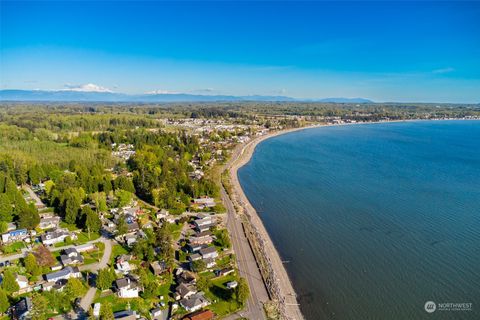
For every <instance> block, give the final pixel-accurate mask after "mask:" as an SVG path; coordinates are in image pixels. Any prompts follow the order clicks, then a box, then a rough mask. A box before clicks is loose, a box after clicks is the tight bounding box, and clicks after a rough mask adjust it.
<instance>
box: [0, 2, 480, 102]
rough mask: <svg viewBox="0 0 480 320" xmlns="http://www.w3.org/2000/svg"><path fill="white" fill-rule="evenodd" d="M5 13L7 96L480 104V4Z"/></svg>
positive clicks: (59, 8)
mask: <svg viewBox="0 0 480 320" xmlns="http://www.w3.org/2000/svg"><path fill="white" fill-rule="evenodd" d="M0 3H1V10H0V15H1V19H0V27H1V30H0V34H1V38H0V40H1V42H0V59H1V60H0V86H1V88H2V89H6V88H17V89H18V88H19V89H65V88H67V87H68V88H84V89H90V90H97V89H99V88H100V87H102V88H106V89H105V90H107V89H108V90H112V91H116V92H125V93H144V92H150V91H158V92H187V93H200V94H235V95H250V94H262V95H287V96H293V97H300V98H323V97H365V98H370V99H373V100H376V101H411V102H413V101H425V102H477V103H478V102H480V19H479V17H480V2H427V1H424V2H410V1H405V2H391V1H384V2H382V1H377V2H359V1H356V2H319V1H317V2H273V1H265V2H228V1H223V2H222V1H217V2H198V1H197V2H192V3H189V2H177V3H169V2H157V1H149V2H135V3H133V2H126V1H121V2H113V1H105V2H86V1H69V2H60V1H56V2H40V1H33V2H18V1H3V0H1V2H0ZM86 84H94V85H95V86H89V87H86V86H85V85H86ZM96 86H98V88H97V87H96ZM92 88H93V89H92ZM79 90H80V89H79Z"/></svg>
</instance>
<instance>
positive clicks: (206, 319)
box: [183, 310, 215, 320]
mask: <svg viewBox="0 0 480 320" xmlns="http://www.w3.org/2000/svg"><path fill="white" fill-rule="evenodd" d="M214 317H215V313H213V312H212V311H211V310H203V311H197V312H194V313H190V314H187V315H186V316H185V317H184V318H183V319H184V320H211V319H213V318H214Z"/></svg>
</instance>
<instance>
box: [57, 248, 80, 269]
mask: <svg viewBox="0 0 480 320" xmlns="http://www.w3.org/2000/svg"><path fill="white" fill-rule="evenodd" d="M60 261H61V262H62V264H63V265H64V266H68V265H77V264H81V263H83V257H82V255H81V254H80V253H79V252H78V251H77V249H75V248H68V249H65V250H64V254H62V255H61V256H60Z"/></svg>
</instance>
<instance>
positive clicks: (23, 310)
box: [8, 297, 32, 320]
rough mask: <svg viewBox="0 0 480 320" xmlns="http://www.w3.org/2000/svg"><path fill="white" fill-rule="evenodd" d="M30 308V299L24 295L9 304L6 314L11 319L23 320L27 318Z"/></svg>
mask: <svg viewBox="0 0 480 320" xmlns="http://www.w3.org/2000/svg"><path fill="white" fill-rule="evenodd" d="M31 309H32V300H31V299H30V298H29V297H25V298H22V299H21V300H20V301H18V302H17V303H16V304H14V305H13V306H11V307H10V308H9V309H8V314H9V315H10V318H11V319H12V320H24V319H27V318H28V315H29V313H30V310H31Z"/></svg>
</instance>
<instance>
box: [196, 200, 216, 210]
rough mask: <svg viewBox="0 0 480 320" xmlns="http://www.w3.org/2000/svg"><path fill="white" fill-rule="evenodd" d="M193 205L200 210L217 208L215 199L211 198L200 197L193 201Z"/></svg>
mask: <svg viewBox="0 0 480 320" xmlns="http://www.w3.org/2000/svg"><path fill="white" fill-rule="evenodd" d="M193 204H194V205H195V206H197V207H198V208H200V209H204V208H212V207H215V206H216V203H215V199H213V198H210V197H200V198H197V199H193Z"/></svg>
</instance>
